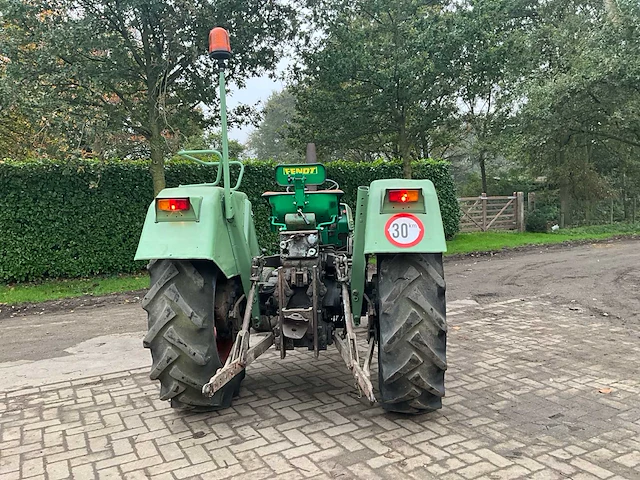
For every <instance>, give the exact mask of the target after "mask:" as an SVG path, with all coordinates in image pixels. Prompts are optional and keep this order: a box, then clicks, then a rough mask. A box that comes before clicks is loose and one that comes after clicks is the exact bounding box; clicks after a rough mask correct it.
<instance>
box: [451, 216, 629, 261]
mask: <svg viewBox="0 0 640 480" xmlns="http://www.w3.org/2000/svg"><path fill="white" fill-rule="evenodd" d="M638 234H640V223H634V224H613V225H597V226H589V227H576V228H567V229H563V230H559V231H558V232H555V233H531V232H524V233H518V232H506V231H505V232H474V233H459V234H458V235H456V236H455V238H454V239H453V240H451V241H449V242H447V255H455V254H464V253H473V252H492V251H496V250H502V249H504V248H515V247H522V246H525V245H548V244H554V243H562V242H567V241H580V240H604V239H607V238H611V237H617V236H620V235H638Z"/></svg>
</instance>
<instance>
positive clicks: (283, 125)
mask: <svg viewBox="0 0 640 480" xmlns="http://www.w3.org/2000/svg"><path fill="white" fill-rule="evenodd" d="M262 115H263V118H262V120H261V121H260V124H259V125H258V128H257V129H256V130H254V131H253V132H251V134H250V135H249V140H248V142H247V147H248V148H249V149H251V151H252V153H253V154H254V155H255V157H256V158H262V159H272V160H277V161H279V162H282V163H292V162H300V161H302V160H304V154H303V152H304V147H302V145H292V143H293V142H292V141H291V139H290V132H291V131H292V130H294V129H295V128H296V99H295V96H294V95H293V94H292V93H291V91H290V90H288V89H284V90H282V91H281V92H277V93H276V92H274V93H272V94H271V96H270V97H269V98H268V99H267V102H266V103H265V106H264V108H263V110H262ZM296 147H297V148H296Z"/></svg>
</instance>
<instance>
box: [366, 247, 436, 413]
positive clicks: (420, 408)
mask: <svg viewBox="0 0 640 480" xmlns="http://www.w3.org/2000/svg"><path fill="white" fill-rule="evenodd" d="M445 290H446V284H445V281H444V271H443V266H442V254H397V255H378V292H379V319H378V325H379V346H378V371H379V375H378V377H379V389H380V398H381V400H380V403H381V405H382V407H383V408H384V409H385V410H387V411H393V412H403V413H422V412H428V411H433V410H436V409H438V408H441V407H442V397H443V396H444V392H445V390H444V372H445V370H446V369H447V361H446V334H447V324H446V303H445Z"/></svg>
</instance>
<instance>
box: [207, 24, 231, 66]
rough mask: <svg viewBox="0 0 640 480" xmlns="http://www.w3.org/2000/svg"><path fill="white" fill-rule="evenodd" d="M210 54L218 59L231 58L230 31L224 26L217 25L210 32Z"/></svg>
mask: <svg viewBox="0 0 640 480" xmlns="http://www.w3.org/2000/svg"><path fill="white" fill-rule="evenodd" d="M209 55H210V56H211V58H215V59H216V60H227V59H229V58H231V42H230V41H229V32H227V31H226V30H225V29H224V28H222V27H216V28H213V29H212V30H211V31H210V32H209Z"/></svg>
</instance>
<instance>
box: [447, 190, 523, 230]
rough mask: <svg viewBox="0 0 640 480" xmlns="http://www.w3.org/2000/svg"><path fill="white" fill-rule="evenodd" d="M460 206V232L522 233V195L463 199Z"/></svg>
mask: <svg viewBox="0 0 640 480" xmlns="http://www.w3.org/2000/svg"><path fill="white" fill-rule="evenodd" d="M458 203H459V205H460V212H461V217H460V231H461V232H478V231H480V232H486V231H487V230H517V231H519V232H524V194H523V193H522V192H515V193H514V194H513V195H511V196H508V197H487V195H486V194H484V193H483V194H482V195H480V196H479V197H463V198H459V199H458Z"/></svg>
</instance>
